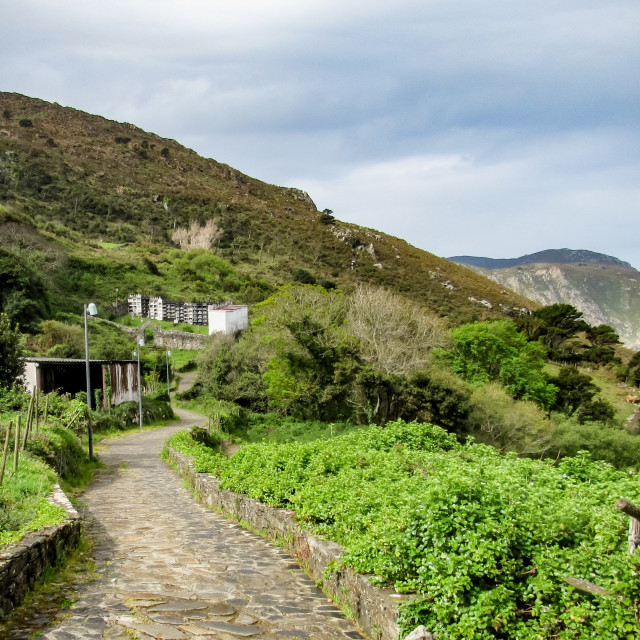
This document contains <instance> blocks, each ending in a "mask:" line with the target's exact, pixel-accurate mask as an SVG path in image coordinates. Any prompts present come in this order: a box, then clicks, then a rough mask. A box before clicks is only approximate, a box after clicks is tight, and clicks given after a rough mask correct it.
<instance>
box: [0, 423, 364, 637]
mask: <svg viewBox="0 0 640 640" xmlns="http://www.w3.org/2000/svg"><path fill="white" fill-rule="evenodd" d="M177 413H178V414H179V415H180V421H179V422H177V423H175V424H172V425H170V426H168V427H164V428H162V429H157V430H154V431H147V432H144V433H140V434H136V435H132V436H128V437H125V438H116V439H113V440H111V441H108V442H106V443H103V444H102V445H101V446H100V449H99V455H100V458H101V460H102V461H103V462H104V463H105V465H106V469H104V470H102V471H100V472H99V473H98V475H97V476H96V478H95V479H94V481H93V482H92V483H91V485H90V486H89V488H88V489H87V491H86V492H85V495H84V499H85V501H86V504H87V507H86V510H85V516H86V518H87V522H88V526H87V529H88V535H89V536H90V537H91V538H93V540H94V541H95V546H94V549H93V557H94V560H95V564H96V572H97V575H98V576H99V577H98V578H97V579H96V580H94V581H92V582H90V583H88V584H79V585H77V587H76V588H75V593H74V597H73V604H72V605H71V607H70V608H69V609H68V610H67V611H66V614H67V616H68V617H66V618H65V619H60V617H61V616H60V615H58V616H54V620H51V621H47V620H46V618H45V619H43V616H42V613H41V612H40V613H39V612H34V618H33V619H32V620H31V622H29V621H28V620H26V621H23V623H22V625H21V626H20V627H19V628H14V629H12V630H11V631H10V634H9V635H8V636H7V637H8V638H11V639H18V638H19V639H23V638H31V637H32V635H33V634H34V632H35V631H36V630H37V632H38V633H39V635H38V637H39V638H45V639H46V640H75V639H83V640H84V639H87V638H118V639H125V638H126V639H127V640H130V639H131V638H132V637H136V636H137V637H139V638H141V639H148V638H154V639H158V640H182V639H198V640H205V639H211V638H214V639H217V640H233V639H235V640H238V639H239V638H248V637H251V638H256V640H258V639H259V640H263V639H267V638H269V639H277V638H280V639H286V638H293V637H297V638H310V639H313V640H338V639H340V640H346V639H347V638H360V637H361V636H360V634H359V633H358V632H357V631H356V629H355V628H354V627H353V626H352V624H351V623H350V622H348V621H347V620H345V619H344V618H343V617H342V615H341V613H340V611H339V610H338V609H337V608H336V607H335V606H334V605H333V604H332V603H331V602H329V601H328V600H327V599H326V597H325V596H324V594H323V593H322V592H321V591H320V590H319V589H318V588H317V587H316V586H315V584H314V583H313V582H312V581H311V580H310V579H309V578H308V577H307V576H306V575H305V574H304V573H303V572H302V571H301V570H300V569H298V567H297V565H295V564H294V563H293V561H292V559H291V558H290V557H289V556H288V554H287V553H286V552H285V551H283V550H282V549H280V548H278V547H275V546H272V545H270V544H268V543H267V542H265V541H264V540H263V539H262V538H260V537H259V536H257V535H254V534H252V533H250V532H247V531H245V530H243V529H241V528H240V527H238V526H236V525H234V524H232V523H230V522H229V521H228V520H226V519H225V518H223V517H222V516H219V515H217V514H216V513H214V512H212V511H208V510H207V509H205V508H204V507H202V506H201V505H200V504H199V503H197V502H196V501H195V500H194V498H193V496H192V495H191V493H189V491H187V490H186V489H185V488H184V487H183V486H182V481H181V480H180V479H179V478H178V476H177V475H176V474H175V473H174V472H173V471H172V470H171V469H170V468H169V467H168V466H167V465H166V463H165V462H164V461H163V460H161V459H160V458H159V453H160V450H161V448H162V444H163V442H164V440H165V439H166V438H167V437H168V436H169V435H170V434H171V433H173V432H175V431H177V430H179V429H181V428H184V427H186V426H190V425H193V424H199V423H202V422H204V420H205V418H203V417H202V416H199V415H197V414H193V413H191V412H188V411H184V410H177ZM38 616H39V617H38ZM34 620H35V622H34Z"/></svg>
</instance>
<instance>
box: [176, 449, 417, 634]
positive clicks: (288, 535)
mask: <svg viewBox="0 0 640 640" xmlns="http://www.w3.org/2000/svg"><path fill="white" fill-rule="evenodd" d="M169 462H170V463H171V464H172V465H173V466H175V467H176V468H177V469H178V472H179V473H180V475H181V476H182V477H183V478H186V479H187V480H188V482H189V483H190V485H191V486H192V487H193V489H195V491H196V492H197V495H198V496H199V499H200V502H202V503H204V504H206V505H207V506H209V507H212V508H213V509H216V510H218V511H222V512H224V513H225V514H229V515H230V516H232V517H233V518H234V519H236V520H238V521H240V522H242V523H246V524H248V525H249V526H250V527H251V528H253V529H255V530H257V531H259V532H260V533H264V534H266V536H267V537H268V538H270V539H271V540H273V541H277V542H278V543H282V544H284V545H285V546H286V548H287V549H288V550H289V551H290V552H291V553H292V554H293V555H294V556H295V557H296V558H297V560H298V562H299V564H300V566H302V567H303V568H304V569H305V570H307V571H308V572H309V574H310V575H311V577H313V578H314V579H315V580H317V581H322V585H323V587H324V589H325V590H326V592H327V593H328V594H329V595H330V596H331V598H332V599H333V600H334V601H335V602H337V603H338V604H340V605H341V606H343V607H345V608H346V609H347V610H348V612H350V614H351V617H353V619H354V620H355V621H356V623H357V624H358V625H359V626H360V627H361V628H362V630H363V631H364V632H365V633H366V634H367V636H368V637H369V638H372V639H373V640H397V638H398V637H399V629H398V626H397V625H396V617H397V614H398V606H399V605H400V604H401V603H402V602H403V601H404V600H406V599H407V598H408V596H405V595H403V594H400V593H397V592H395V591H393V590H387V589H380V588H379V587H376V586H374V585H372V584H371V582H370V581H369V579H368V578H367V576H366V575H362V574H359V573H357V572H356V571H355V570H353V569H351V568H348V567H340V566H339V564H336V563H339V560H340V558H341V556H342V554H343V551H344V550H343V548H342V547H341V546H340V545H338V544H336V543H334V542H329V541H326V540H322V539H320V538H318V537H316V536H314V535H313V534H311V533H309V531H307V530H306V529H302V528H301V527H300V526H299V525H298V524H297V523H296V522H295V520H294V518H293V512H292V511H286V510H284V509H274V508H273V507H268V506H266V505H263V504H262V503H260V502H258V501H257V500H253V499H251V498H248V497H247V496H244V495H240V494H237V493H233V492H232V491H228V490H226V489H221V488H220V485H219V482H218V480H217V478H216V477H215V476H212V475H209V474H207V473H198V472H196V471H195V468H194V466H193V463H192V462H191V459H190V458H187V457H186V456H184V455H182V454H181V453H179V452H177V451H175V450H174V449H170V450H169Z"/></svg>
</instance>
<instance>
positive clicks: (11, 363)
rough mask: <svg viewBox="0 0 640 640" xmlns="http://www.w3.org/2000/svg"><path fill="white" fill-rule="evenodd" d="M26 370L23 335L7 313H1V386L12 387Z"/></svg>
mask: <svg viewBox="0 0 640 640" xmlns="http://www.w3.org/2000/svg"><path fill="white" fill-rule="evenodd" d="M23 370H24V362H23V361H22V335H21V334H20V330H19V327H18V325H17V324H13V323H12V322H11V320H10V319H9V316H7V314H6V313H0V387H12V386H13V385H14V384H16V382H17V379H18V377H19V376H21V375H22V372H23Z"/></svg>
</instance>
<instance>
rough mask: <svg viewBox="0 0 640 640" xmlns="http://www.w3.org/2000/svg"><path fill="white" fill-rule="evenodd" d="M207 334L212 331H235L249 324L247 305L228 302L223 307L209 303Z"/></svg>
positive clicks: (241, 329)
mask: <svg viewBox="0 0 640 640" xmlns="http://www.w3.org/2000/svg"><path fill="white" fill-rule="evenodd" d="M208 315H209V335H211V334H212V333H235V332H236V331H243V330H244V329H246V328H247V327H248V326H249V307H247V306H246V305H243V304H228V305H225V306H224V307H218V306H217V305H209V314H208Z"/></svg>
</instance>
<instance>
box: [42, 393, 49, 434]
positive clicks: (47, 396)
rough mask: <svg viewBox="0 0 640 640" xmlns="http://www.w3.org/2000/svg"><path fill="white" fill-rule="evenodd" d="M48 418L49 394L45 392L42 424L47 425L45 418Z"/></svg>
mask: <svg viewBox="0 0 640 640" xmlns="http://www.w3.org/2000/svg"><path fill="white" fill-rule="evenodd" d="M48 419H49V394H48V393H47V394H46V395H45V397H44V420H43V421H42V424H43V426H45V427H46V426H47V420H48Z"/></svg>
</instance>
